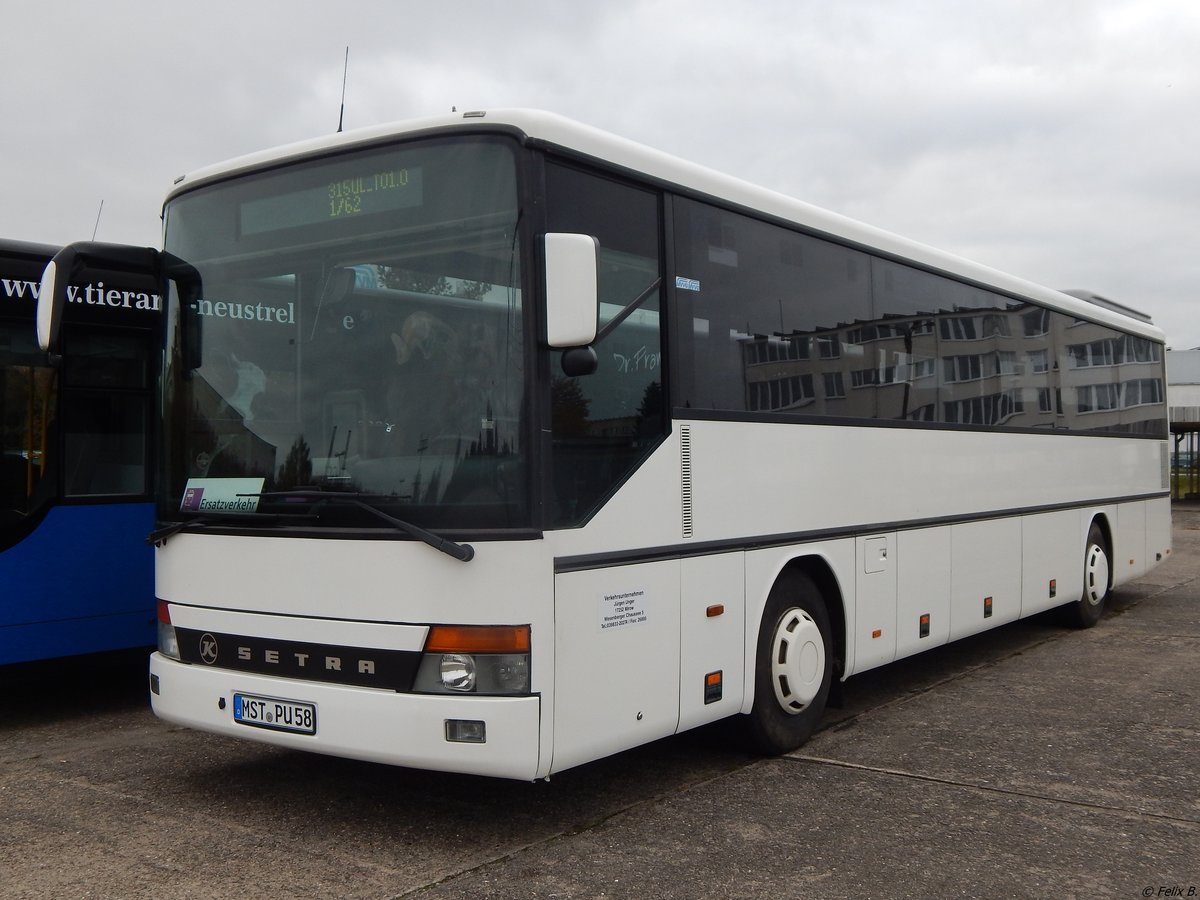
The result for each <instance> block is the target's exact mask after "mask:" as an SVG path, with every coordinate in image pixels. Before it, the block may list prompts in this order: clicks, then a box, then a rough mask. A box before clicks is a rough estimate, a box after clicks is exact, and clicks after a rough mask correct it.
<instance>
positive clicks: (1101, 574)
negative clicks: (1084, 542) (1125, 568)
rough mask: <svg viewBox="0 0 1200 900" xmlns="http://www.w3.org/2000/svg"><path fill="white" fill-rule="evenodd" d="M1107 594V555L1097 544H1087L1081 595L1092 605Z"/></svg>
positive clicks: (1100, 601)
mask: <svg viewBox="0 0 1200 900" xmlns="http://www.w3.org/2000/svg"><path fill="white" fill-rule="evenodd" d="M1107 594H1108V556H1107V555H1106V554H1105V553H1104V548H1103V547H1101V546H1099V545H1098V544H1088V548H1087V556H1086V557H1085V559H1084V564H1083V596H1084V598H1085V599H1086V600H1087V602H1088V603H1090V604H1092V606H1098V605H1099V604H1100V603H1102V602H1104V598H1105V596H1106V595H1107Z"/></svg>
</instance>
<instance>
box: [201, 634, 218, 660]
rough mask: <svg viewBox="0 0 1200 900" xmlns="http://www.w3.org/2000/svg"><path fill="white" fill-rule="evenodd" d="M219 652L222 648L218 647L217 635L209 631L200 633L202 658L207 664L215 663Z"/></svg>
mask: <svg viewBox="0 0 1200 900" xmlns="http://www.w3.org/2000/svg"><path fill="white" fill-rule="evenodd" d="M219 653H220V649H219V648H218V647H217V639H216V638H215V637H213V636H212V635H211V634H208V633H207V632H205V633H204V634H202V635H200V659H202V660H203V661H204V664H205V665H207V666H211V665H212V664H213V663H215V662H216V661H217V655H218V654H219Z"/></svg>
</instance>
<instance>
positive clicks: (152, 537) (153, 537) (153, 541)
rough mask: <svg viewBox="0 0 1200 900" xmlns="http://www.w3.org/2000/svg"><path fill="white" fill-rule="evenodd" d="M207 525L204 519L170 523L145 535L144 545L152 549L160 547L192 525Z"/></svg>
mask: <svg viewBox="0 0 1200 900" xmlns="http://www.w3.org/2000/svg"><path fill="white" fill-rule="evenodd" d="M207 524H208V522H207V520H206V519H184V520H183V521H182V522H172V523H171V524H170V525H164V526H163V527H162V528H155V529H154V530H153V531H152V532H150V533H149V534H148V535H146V543H147V544H149V545H150V546H152V547H161V546H162V545H163V544H165V543H166V542H167V538H169V537H171V536H172V535H176V534H178V533H179V532H181V531H183V529H185V528H191V527H192V526H193V525H207Z"/></svg>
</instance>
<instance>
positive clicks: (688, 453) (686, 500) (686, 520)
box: [679, 425, 692, 538]
mask: <svg viewBox="0 0 1200 900" xmlns="http://www.w3.org/2000/svg"><path fill="white" fill-rule="evenodd" d="M679 481H680V485H681V487H682V500H683V536H684V537H685V538H690V537H691V536H692V429H691V428H690V427H688V426H687V425H681V426H679Z"/></svg>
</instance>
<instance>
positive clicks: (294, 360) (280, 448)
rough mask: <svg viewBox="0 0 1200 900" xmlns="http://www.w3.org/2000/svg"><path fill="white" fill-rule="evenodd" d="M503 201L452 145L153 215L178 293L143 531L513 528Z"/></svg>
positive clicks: (510, 207)
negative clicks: (205, 518)
mask: <svg viewBox="0 0 1200 900" xmlns="http://www.w3.org/2000/svg"><path fill="white" fill-rule="evenodd" d="M517 197H518V191H517V178H516V161H515V157H514V153H513V149H512V147H511V145H510V144H509V143H508V142H507V141H505V140H502V139H496V138H483V137H469V138H461V137H460V138H457V139H455V140H432V139H431V140H424V141H418V142H412V143H407V144H400V145H389V146H387V147H383V148H371V149H366V150H361V151H358V152H356V153H353V154H345V155H340V156H338V157H337V158H336V159H320V160H316V161H307V162H304V163H302V164H297V165H293V166H288V167H283V168H277V169H272V170H269V171H265V172H257V173H253V174H249V175H245V176H240V177H237V178H234V179H231V180H227V181H222V182H219V183H217V184H214V185H212V186H208V187H202V188H198V189H196V190H194V191H191V192H188V193H184V194H182V195H180V196H178V197H177V198H175V199H174V200H172V201H170V202H169V203H168V205H167V209H166V232H165V247H166V251H167V254H168V255H169V256H168V258H169V259H173V261H174V262H175V264H176V265H178V266H179V268H180V270H186V271H187V272H188V273H190V274H189V277H188V278H187V279H183V280H177V281H176V282H175V284H174V286H173V292H174V296H173V302H172V303H170V304H168V309H169V321H168V337H167V341H168V351H167V360H166V361H167V371H166V376H165V382H164V411H165V415H166V418H167V422H166V428H165V432H164V441H165V442H166V444H167V446H166V448H165V449H166V453H165V454H164V458H165V460H166V472H165V473H164V476H165V477H164V478H163V479H162V484H163V496H162V497H161V498H160V500H161V503H162V506H163V510H162V512H163V514H164V515H165V516H167V517H169V518H175V519H179V518H180V517H185V518H186V517H188V516H193V515H195V514H204V513H232V514H239V515H241V514H248V516H247V519H246V521H247V522H251V521H259V520H262V519H263V517H264V515H265V516H273V517H277V518H279V519H280V520H281V521H282V522H283V523H284V524H298V525H304V524H309V525H314V526H319V527H322V528H324V527H326V526H330V527H348V528H355V529H360V528H361V529H366V528H372V529H374V528H379V527H380V526H381V521H380V517H379V516H377V515H373V514H372V511H371V510H370V509H367V508H365V507H364V505H363V504H364V502H365V503H368V504H369V505H370V506H371V507H373V508H374V509H375V510H380V511H386V512H387V513H388V514H390V515H392V516H396V517H399V518H402V519H403V520H404V521H406V522H410V523H413V524H416V525H420V526H424V527H429V528H441V529H452V530H467V531H470V530H478V529H493V528H511V527H522V526H527V525H528V524H529V508H530V504H529V502H528V490H529V484H530V479H529V477H528V455H527V450H528V448H527V446H526V445H527V444H528V443H529V441H528V437H527V434H526V430H527V429H526V424H525V421H524V414H525V413H524V409H525V406H526V404H524V403H523V398H524V393H525V378H524V372H525V371H526V363H525V359H524V354H525V352H526V351H525V347H526V341H525V339H524V335H523V328H524V324H523V323H524V317H523V316H522V307H521V298H522V290H521V283H520V277H521V271H520V269H521V267H520V265H519V262H520V258H521V248H520V246H519V241H518V221H519V217H520V213H519V208H518V202H517ZM289 492H290V493H289ZM341 494H353V495H355V502H346V503H339V502H337V501H338V498H339V495H341ZM290 516H296V517H297V518H296V519H295V520H293V519H291V518H289V517H290Z"/></svg>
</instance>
